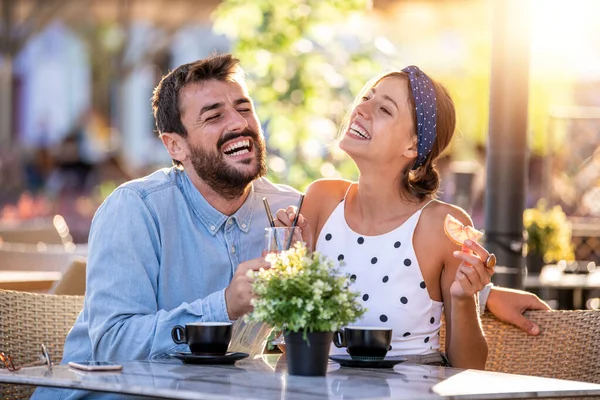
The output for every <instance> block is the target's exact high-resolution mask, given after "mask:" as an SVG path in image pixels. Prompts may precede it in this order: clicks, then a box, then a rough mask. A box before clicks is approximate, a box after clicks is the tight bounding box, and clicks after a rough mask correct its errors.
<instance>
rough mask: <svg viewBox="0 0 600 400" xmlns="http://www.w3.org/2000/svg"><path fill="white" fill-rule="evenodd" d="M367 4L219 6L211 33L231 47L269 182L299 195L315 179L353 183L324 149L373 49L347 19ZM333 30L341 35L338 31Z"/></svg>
mask: <svg viewBox="0 0 600 400" xmlns="http://www.w3.org/2000/svg"><path fill="white" fill-rule="evenodd" d="M368 3H369V1H368V0H277V1H272V0H255V1H251V2H249V1H246V0H224V1H223V2H222V3H221V4H220V5H219V7H218V8H217V10H216V11H215V13H214V15H213V17H214V28H215V31H217V32H218V33H223V34H226V35H227V36H228V37H229V38H230V40H232V42H233V49H232V53H233V54H234V55H235V56H236V57H238V58H240V59H241V61H242V66H243V67H244V69H245V70H246V72H248V73H249V75H250V77H249V79H248V86H249V90H250V93H251V96H252V98H253V99H254V100H255V102H256V106H257V111H258V114H259V116H260V118H261V121H262V122H263V124H264V125H265V127H266V133H267V144H268V148H269V154H270V156H269V176H270V178H271V179H273V180H274V181H280V182H285V183H288V184H290V185H292V186H294V187H297V188H299V189H304V188H305V187H306V185H307V184H308V183H310V182H311V181H313V180H315V179H318V178H320V177H322V176H330V177H332V176H344V177H347V178H353V177H356V169H355V168H354V166H353V164H352V163H351V162H349V161H348V160H347V158H346V157H344V156H343V155H341V154H340V152H339V150H337V151H336V150H335V149H334V148H332V147H331V146H330V145H331V144H332V143H333V142H334V139H335V136H336V133H337V131H338V127H339V123H340V121H341V119H342V117H343V115H344V114H345V113H346V112H347V110H348V109H349V106H350V105H351V103H352V100H353V95H354V94H356V93H358V92H359V90H360V88H361V86H362V85H363V84H364V83H365V82H366V81H367V80H368V78H370V77H371V76H372V75H373V74H374V73H375V72H377V71H379V70H380V67H379V65H378V64H377V62H376V61H374V57H376V51H375V49H374V47H372V46H371V45H370V43H372V41H371V40H370V38H366V37H361V36H359V33H360V32H359V31H360V26H359V25H356V26H357V28H356V29H353V27H352V22H351V21H352V18H353V17H356V14H357V13H359V12H361V11H364V10H365V9H366V8H367V7H368ZM340 32H341V33H340Z"/></svg>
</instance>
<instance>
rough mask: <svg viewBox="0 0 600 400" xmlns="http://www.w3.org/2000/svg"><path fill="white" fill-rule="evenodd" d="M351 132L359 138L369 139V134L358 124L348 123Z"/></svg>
mask: <svg viewBox="0 0 600 400" xmlns="http://www.w3.org/2000/svg"><path fill="white" fill-rule="evenodd" d="M349 132H350V133H351V134H353V135H354V136H358V137H359V138H361V139H371V136H369V134H368V133H367V131H365V130H364V129H363V128H362V127H361V126H360V125H358V124H355V123H353V124H352V125H350V131H349Z"/></svg>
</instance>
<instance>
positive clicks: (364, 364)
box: [329, 354, 406, 368]
mask: <svg viewBox="0 0 600 400" xmlns="http://www.w3.org/2000/svg"><path fill="white" fill-rule="evenodd" d="M329 359H330V360H333V361H335V362H337V363H339V364H340V365H341V366H342V367H350V368H392V367H393V366H394V365H396V364H399V363H401V362H404V361H406V358H403V357H401V356H387V357H385V358H384V359H383V360H353V359H352V357H350V355H349V354H335V355H331V356H329Z"/></svg>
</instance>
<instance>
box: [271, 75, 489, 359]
mask: <svg viewBox="0 0 600 400" xmlns="http://www.w3.org/2000/svg"><path fill="white" fill-rule="evenodd" d="M372 82H373V81H372ZM455 123H456V117H455V110H454V104H453V102H452V99H451V98H450V96H449V94H448V92H447V91H446V89H445V88H444V87H443V86H442V85H441V84H439V83H437V82H435V81H433V80H431V79H430V78H429V77H428V76H427V75H425V74H424V73H423V72H421V71H420V70H419V69H418V68H417V67H414V66H411V67H408V68H405V69H404V70H402V71H398V72H392V73H388V74H385V75H383V76H382V77H380V78H378V79H376V80H374V83H368V84H367V86H366V87H365V89H363V93H362V94H361V95H359V96H358V97H357V100H356V102H355V104H354V107H353V110H352V112H351V113H350V115H349V118H348V121H347V122H346V124H345V128H344V129H343V130H342V132H343V136H342V138H341V141H340V143H339V145H340V148H341V149H342V150H344V151H345V152H346V153H347V154H348V155H349V156H350V157H351V158H352V160H353V161H354V162H355V163H356V165H357V166H358V169H359V171H360V178H359V179H358V182H349V181H345V180H319V181H316V182H314V183H312V184H311V185H310V187H309V188H308V190H307V193H306V198H305V200H304V205H303V207H302V210H301V212H302V215H303V217H304V218H305V219H306V223H307V225H305V224H304V221H301V222H302V224H301V226H302V225H304V229H303V230H304V237H305V240H307V242H308V243H309V246H311V247H313V246H312V238H317V240H316V245H315V246H314V248H315V249H316V250H317V251H320V252H321V253H323V254H325V255H327V256H329V257H330V258H332V259H335V260H339V261H343V265H344V267H343V268H344V270H345V272H347V273H348V274H349V275H351V281H353V287H354V289H355V290H358V291H360V293H361V296H362V301H363V302H364V306H365V307H366V308H367V313H366V315H365V316H364V317H363V318H362V319H361V320H360V321H357V322H356V323H355V325H370V326H373V325H376V326H385V327H391V328H393V339H392V348H391V350H390V351H389V352H388V355H418V356H424V357H421V358H420V359H421V360H427V359H432V358H431V357H428V356H430V355H436V354H439V350H440V344H439V328H440V325H441V316H442V310H444V312H445V323H446V332H447V335H446V343H445V350H446V354H447V356H448V358H449V361H450V363H451V365H452V366H455V367H461V368H480V369H483V368H484V366H485V361H486V358H487V343H486V341H485V338H484V334H483V331H482V329H481V326H480V322H479V317H478V312H477V304H476V300H475V298H476V296H475V295H476V294H477V292H478V291H479V290H481V289H482V288H483V287H484V286H485V285H486V284H487V283H488V282H489V281H490V277H491V275H492V274H493V265H489V266H488V265H486V260H491V259H492V258H493V257H490V254H489V253H488V252H487V251H486V250H485V249H484V248H483V247H481V246H480V245H479V244H477V243H475V242H468V243H466V247H468V248H466V247H463V249H462V250H461V249H460V247H459V246H457V245H456V244H454V243H453V242H452V241H451V240H450V239H449V238H448V237H447V236H446V234H445V233H444V220H445V218H446V215H447V214H450V215H452V216H453V217H455V218H456V219H458V220H459V221H461V222H462V223H463V224H465V225H472V222H471V219H470V218H469V216H468V215H467V214H466V213H465V212H464V211H463V210H462V209H460V208H458V207H455V206H453V205H450V204H447V203H443V202H441V201H438V200H435V197H436V192H437V190H438V188H439V183H440V179H439V175H438V172H437V171H436V168H435V162H436V160H437V158H438V157H439V156H440V154H441V153H442V152H443V151H444V149H445V148H446V147H447V146H448V144H449V143H450V140H451V139H452V136H453V134H454V129H455ZM294 211H295V210H294V209H293V208H288V209H287V210H279V211H278V219H279V220H280V221H281V223H282V224H284V225H289V221H290V218H289V217H290V216H291V217H293V216H294ZM307 227H308V228H309V230H310V233H308V232H306V230H307V229H306V228H307ZM490 264H492V263H490ZM488 267H489V268H488ZM339 351H344V349H341V350H340V349H335V348H333V349H332V352H339ZM434 359H435V357H434Z"/></svg>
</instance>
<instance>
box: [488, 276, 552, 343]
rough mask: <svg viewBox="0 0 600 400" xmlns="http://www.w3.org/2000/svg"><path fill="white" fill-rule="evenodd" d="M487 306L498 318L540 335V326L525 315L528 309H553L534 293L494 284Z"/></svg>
mask: <svg viewBox="0 0 600 400" xmlns="http://www.w3.org/2000/svg"><path fill="white" fill-rule="evenodd" d="M481 307H482V309H483V307H487V309H488V310H490V312H491V313H492V314H494V315H495V316H496V317H498V319H500V320H502V321H504V322H508V323H509V324H513V325H516V326H517V327H519V328H521V329H522V330H524V331H525V332H527V333H528V334H530V335H534V336H535V335H539V334H540V327H539V326H538V325H537V324H535V323H534V322H532V321H530V320H528V319H527V318H525V316H523V313H524V312H525V311H526V310H551V308H550V306H549V305H548V304H546V303H545V302H544V301H542V300H540V298H539V297H537V296H536V295H535V294H533V293H529V292H524V291H522V290H515V289H507V288H502V287H498V286H493V287H492V288H491V290H490V292H489V296H488V298H487V303H486V304H485V305H484V304H482V305H481Z"/></svg>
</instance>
